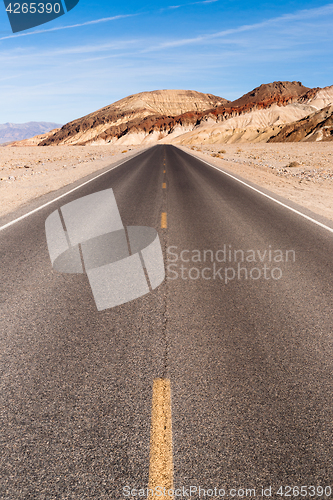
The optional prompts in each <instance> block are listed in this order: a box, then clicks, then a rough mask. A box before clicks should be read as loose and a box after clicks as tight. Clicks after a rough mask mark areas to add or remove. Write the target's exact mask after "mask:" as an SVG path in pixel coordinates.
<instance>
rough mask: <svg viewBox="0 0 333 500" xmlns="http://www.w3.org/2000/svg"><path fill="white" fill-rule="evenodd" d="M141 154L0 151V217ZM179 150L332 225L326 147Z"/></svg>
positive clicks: (330, 154) (329, 149)
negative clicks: (324, 218) (275, 195)
mask: <svg viewBox="0 0 333 500" xmlns="http://www.w3.org/2000/svg"><path fill="white" fill-rule="evenodd" d="M142 149H143V147H142V146H128V147H124V146H116V145H113V146H110V145H100V146H82V147H80V146H48V147H37V146H32V147H0V216H1V215H5V214H8V213H10V212H11V211H13V210H15V209H16V208H18V207H20V206H22V205H24V204H25V203H27V202H28V201H30V200H32V199H35V198H37V197H38V196H41V195H43V194H46V193H49V192H51V191H55V190H57V189H59V188H61V187H63V186H66V185H69V184H71V183H72V182H74V181H76V180H78V179H81V178H83V177H85V176H86V175H89V174H91V173H93V172H98V171H99V170H101V169H103V168H105V167H107V166H108V165H111V164H112V163H114V162H116V161H117V160H119V159H122V158H123V159H126V157H129V156H131V155H132V154H133V153H135V152H139V151H140V150H142ZM182 149H183V150H184V151H190V152H191V153H194V154H195V155H197V156H198V157H200V158H204V159H206V160H209V161H210V162H212V163H213V164H215V165H216V166H218V167H221V168H225V169H226V170H228V171H230V172H234V173H236V174H238V175H240V176H242V177H243V178H245V179H248V180H251V181H252V182H254V183H255V184H257V185H258V186H261V187H264V188H266V189H269V190H270V191H272V192H273V193H276V194H278V195H280V196H283V197H285V198H287V199H289V200H292V201H293V202H295V203H298V204H299V205H301V206H303V207H305V208H308V209H309V210H312V211H313V212H315V213H317V214H319V215H322V216H324V217H327V218H328V219H331V220H333V143H332V142H331V143H288V144H286V143H284V144H242V145H234V144H233V145H222V146H221V145H203V146H201V145H196V146H192V147H187V146H182ZM216 155H218V156H216ZM290 164H292V165H293V166H288V165H290Z"/></svg>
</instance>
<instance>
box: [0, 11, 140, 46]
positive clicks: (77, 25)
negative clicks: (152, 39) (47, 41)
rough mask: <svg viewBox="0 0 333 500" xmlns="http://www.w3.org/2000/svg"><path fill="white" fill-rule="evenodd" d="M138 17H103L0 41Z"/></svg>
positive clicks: (29, 32) (13, 36) (17, 35)
mask: <svg viewBox="0 0 333 500" xmlns="http://www.w3.org/2000/svg"><path fill="white" fill-rule="evenodd" d="M138 15H139V14H126V15H119V16H113V17H103V18H102V19H94V20H92V21H86V22H84V23H79V24H71V25H69V26H56V27H55V28H48V29H44V30H35V31H28V32H27V33H17V34H15V35H9V36H4V37H2V38H0V40H7V39H8V38H18V37H21V36H30V35H38V34H40V33H48V32H50V31H60V30H68V29H72V28H80V27H81V26H89V25H92V24H99V23H107V22H109V21H117V20H118V19H123V18H126V17H134V16H138Z"/></svg>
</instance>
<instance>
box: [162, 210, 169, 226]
mask: <svg viewBox="0 0 333 500" xmlns="http://www.w3.org/2000/svg"><path fill="white" fill-rule="evenodd" d="M167 227H168V224H167V214H166V212H162V215H161V228H162V229H166V228H167Z"/></svg>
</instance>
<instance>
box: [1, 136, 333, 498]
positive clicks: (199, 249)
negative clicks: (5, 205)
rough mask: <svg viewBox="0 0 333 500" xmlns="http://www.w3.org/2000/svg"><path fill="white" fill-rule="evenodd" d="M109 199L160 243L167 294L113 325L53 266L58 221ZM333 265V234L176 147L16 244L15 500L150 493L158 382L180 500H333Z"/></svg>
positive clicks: (108, 178) (5, 310) (130, 309)
mask: <svg viewBox="0 0 333 500" xmlns="http://www.w3.org/2000/svg"><path fill="white" fill-rule="evenodd" d="M164 171H165V172H164ZM106 188H112V189H113V191H114V194H115V197H116V200H117V204H118V208H119V211H120V214H121V217H122V221H123V224H124V225H126V226H131V225H133V226H150V227H153V228H155V229H157V230H158V232H159V235H160V240H161V244H162V247H163V251H164V259H165V266H166V280H165V281H164V282H163V283H162V284H161V285H160V286H159V287H158V288H156V289H155V290H153V291H152V292H151V293H149V294H147V295H145V296H143V297H141V298H138V299H136V300H134V301H132V302H129V303H126V304H123V305H120V306H118V307H115V308H113V309H108V310H105V311H101V312H98V311H97V309H96V306H95V303H94V300H93V296H92V293H91V289H90V287H89V283H88V280H87V277H86V276H85V275H76V274H73V275H69V274H61V273H59V272H56V271H54V270H53V269H52V267H51V263H50V259H49V254H48V249H47V244H46V239H45V220H46V218H47V217H48V215H49V214H51V213H52V212H53V211H54V210H56V209H57V208H60V207H61V206H63V205H64V204H66V203H68V202H70V201H73V200H75V199H77V198H80V197H83V196H85V195H88V194H91V193H94V192H97V191H101V190H103V189H106ZM69 189H70V188H67V189H63V190H62V191H61V193H63V192H66V190H67V191H68V190H69ZM259 189H260V188H259ZM58 194H59V193H53V194H51V195H48V197H44V198H43V200H42V201H38V202H34V204H32V205H31V207H33V208H35V207H36V206H38V203H39V204H40V205H41V204H42V203H44V202H45V200H46V201H47V200H52V199H54V198H56V197H57V195H58ZM272 196H273V197H274V195H272ZM36 203H37V204H36ZM286 204H290V203H289V202H286ZM31 207H29V206H28V207H25V208H24V211H25V212H29V209H30V208H31ZM301 210H302V209H301ZM20 213H22V211H21V212H20ZM162 213H166V220H167V227H166V228H161V214H162ZM16 215H19V214H18V213H17V214H16ZM11 217H12V219H15V214H11ZM314 217H316V216H314ZM317 219H318V217H317ZM318 220H319V219H318ZM5 222H6V221H5V220H2V221H1V220H0V227H1V226H3V225H4V224H5ZM164 222H165V219H164ZM327 224H328V225H329V223H327ZM331 227H332V226H331ZM235 251H236V254H235ZM229 252H230V253H229ZM332 256H333V234H332V232H330V231H329V230H328V228H327V229H326V228H325V227H321V226H319V225H316V224H315V223H314V222H313V221H311V220H308V219H306V218H304V217H301V216H300V215H299V214H297V213H295V212H293V211H291V210H289V209H288V208H286V207H284V206H282V205H281V204H278V203H275V202H274V201H272V200H271V199H269V198H267V197H265V196H263V195H262V194H260V193H258V192H257V191H255V190H253V189H251V188H250V187H249V186H246V185H244V184H242V183H240V182H238V181H237V180H236V179H233V178H232V177H230V176H228V175H225V174H223V173H222V172H220V171H218V170H217V169H214V168H212V167H211V166H209V165H207V164H206V163H204V162H202V161H201V160H199V159H197V158H194V157H193V156H191V155H189V154H187V153H185V152H184V151H182V150H180V149H178V148H175V147H172V146H155V147H152V148H150V149H148V150H146V151H144V152H143V153H141V154H139V155H138V156H136V157H133V158H132V159H129V160H128V161H127V162H125V163H124V164H122V165H120V166H119V167H117V168H115V169H113V170H111V171H110V172H108V173H106V174H104V175H102V176H100V177H98V178H97V179H95V180H93V181H92V182H89V183H87V184H85V185H84V186H83V187H81V188H80V189H77V190H76V191H74V192H72V193H70V194H68V195H67V196H65V197H63V198H61V199H59V200H58V201H55V202H54V203H51V204H49V205H47V206H45V207H44V208H42V209H41V210H38V211H36V212H35V213H33V214H31V215H30V216H29V217H26V218H24V219H22V220H20V221H18V222H16V223H15V224H13V225H11V226H9V227H7V228H5V229H3V230H2V231H0V262H1V268H0V272H1V280H0V314H1V316H0V322H1V323H0V329H1V331H0V348H1V349H0V354H1V364H0V368H1V456H0V462H1V469H0V477H1V479H0V498H1V499H5V500H25V499H43V500H53V499H73V500H74V499H75V500H81V499H82V500H83V499H112V500H113V499H123V498H129V497H128V496H126V495H125V493H124V490H123V488H124V487H126V486H128V487H130V488H131V489H140V488H147V486H148V476H149V461H150V455H149V447H150V425H151V412H152V388H153V381H154V380H155V379H157V378H164V379H167V380H170V384H171V398H172V445H173V481H174V488H176V489H178V490H179V491H178V493H177V496H178V497H180V494H179V492H180V490H181V495H183V496H184V497H185V498H186V495H185V494H186V493H187V494H188V493H189V488H190V486H192V487H197V488H199V486H200V487H201V488H202V490H206V493H207V490H209V491H208V493H207V494H206V498H207V497H208V496H211V491H213V490H214V488H217V490H220V492H221V490H222V489H224V490H225V496H224V498H228V499H230V498H232V497H235V498H240V497H243V498H244V497H249V496H250V495H251V496H252V497H253V492H252V493H251V492H250V491H248V492H246V489H248V490H250V489H255V493H256V497H262V491H261V489H262V487H264V488H265V489H266V496H268V495H269V493H270V491H269V490H267V488H269V487H270V486H271V488H272V489H271V496H272V498H282V497H284V496H289V497H290V495H291V496H293V495H294V496H297V490H294V492H293V491H291V493H290V492H289V490H288V489H287V488H285V487H286V486H290V487H296V486H298V487H299V488H300V491H301V486H303V487H311V486H315V487H316V488H317V487H320V486H322V487H323V488H324V489H325V487H326V495H325V490H324V493H323V494H322V495H321V494H320V493H321V490H320V489H319V490H318V489H317V490H316V491H315V492H314V494H312V493H313V491H314V490H313V489H311V488H310V489H308V490H304V489H303V490H302V491H303V495H302V496H303V498H304V497H305V496H306V497H307V498H310V497H311V498H332V497H333V491H332V493H331V494H330V495H329V489H328V488H327V487H328V486H331V487H332V490H333V484H332V483H333V447H332V426H333V415H332V408H333V401H332V393H333V391H332V388H333V381H332V368H333V362H332V354H333V328H332V325H333V300H332V297H333V261H332V258H333V257H332ZM242 259H243V261H242ZM246 278H247V279H246ZM281 486H282V487H283V488H282V489H280V490H279V488H280V487H281ZM234 489H235V491H236V494H234ZM217 490H215V492H214V495H215V496H216V492H217ZM230 490H231V491H230ZM238 490H240V491H239V493H238ZM243 490H244V491H243ZM126 491H128V490H126ZM184 491H185V493H184ZM194 491H195V490H194V489H192V498H204V496H203V491H201V496H200V497H199V493H198V492H197V493H196V494H195V493H193V492H194ZM279 491H280V493H283V495H279V494H278V492H279ZM306 491H307V493H305V492H306ZM243 493H244V494H243ZM288 493H289V495H288ZM220 497H221V494H220ZM130 498H132V497H130ZM133 498H134V496H133ZM136 498H138V497H136ZM299 498H300V495H299Z"/></svg>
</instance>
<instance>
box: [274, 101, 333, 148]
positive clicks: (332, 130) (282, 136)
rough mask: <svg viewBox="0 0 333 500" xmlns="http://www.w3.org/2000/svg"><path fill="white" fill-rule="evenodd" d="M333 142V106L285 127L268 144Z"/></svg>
mask: <svg viewBox="0 0 333 500" xmlns="http://www.w3.org/2000/svg"><path fill="white" fill-rule="evenodd" d="M317 141H333V106H332V105H330V106H326V107H325V108H323V109H321V110H320V111H316V112H315V113H312V114H311V115H309V116H307V117H306V118H303V119H302V120H299V121H297V122H294V123H291V124H290V125H286V126H285V127H283V128H282V130H281V131H280V132H279V133H278V134H277V135H276V136H274V137H272V138H270V139H269V141H268V142H317Z"/></svg>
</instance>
